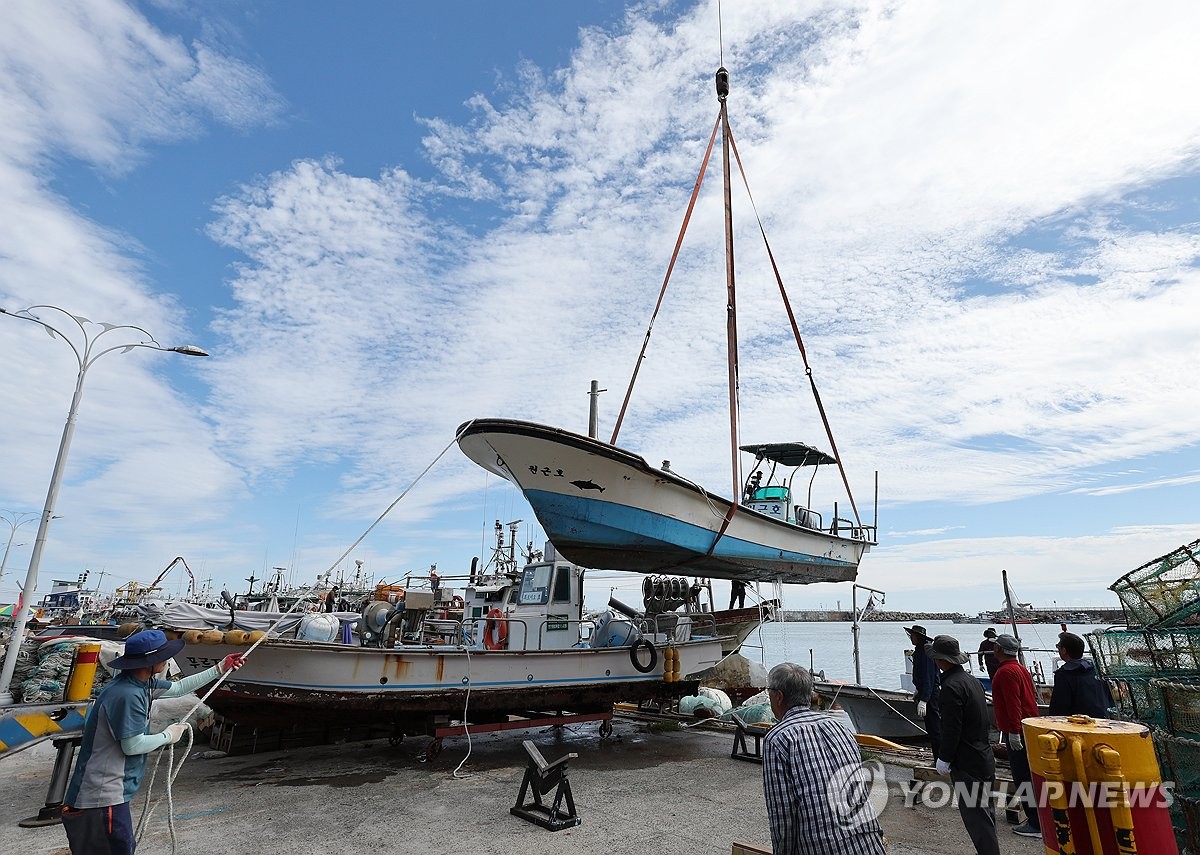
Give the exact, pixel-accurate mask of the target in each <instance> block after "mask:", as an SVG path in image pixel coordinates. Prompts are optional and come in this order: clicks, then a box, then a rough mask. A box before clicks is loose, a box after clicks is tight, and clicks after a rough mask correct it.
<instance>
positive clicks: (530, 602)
mask: <svg viewBox="0 0 1200 855" xmlns="http://www.w3.org/2000/svg"><path fill="white" fill-rule="evenodd" d="M552 572H554V565H552V564H537V565H534V566H532V567H526V568H525V572H524V573H523V574H522V576H521V595H520V598H519V599H518V600H517V602H519V603H520V604H521V605H523V606H544V605H545V604H546V603H548V602H549V601H550V574H551V573H552Z"/></svg>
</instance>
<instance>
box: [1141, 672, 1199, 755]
mask: <svg viewBox="0 0 1200 855" xmlns="http://www.w3.org/2000/svg"><path fill="white" fill-rule="evenodd" d="M1151 686H1152V688H1154V689H1155V690H1156V691H1157V692H1158V693H1159V696H1160V697H1161V699H1162V709H1163V717H1164V721H1165V724H1166V729H1167V731H1168V732H1169V734H1170V735H1171V736H1178V737H1182V738H1185V739H1193V740H1200V677H1193V678H1191V679H1190V680H1181V681H1177V680H1152V681H1151Z"/></svg>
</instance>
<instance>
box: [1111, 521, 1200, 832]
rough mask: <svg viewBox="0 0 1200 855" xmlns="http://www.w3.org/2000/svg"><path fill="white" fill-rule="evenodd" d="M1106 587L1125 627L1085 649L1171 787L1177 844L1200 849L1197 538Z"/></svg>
mask: <svg viewBox="0 0 1200 855" xmlns="http://www.w3.org/2000/svg"><path fill="white" fill-rule="evenodd" d="M1109 590H1111V591H1113V592H1114V593H1115V594H1116V595H1117V597H1118V598H1119V599H1120V601H1121V606H1122V608H1123V609H1124V610H1125V622H1126V626H1125V627H1124V628H1122V629H1111V630H1107V631H1104V632H1094V633H1091V634H1089V635H1088V644H1089V646H1090V647H1091V651H1092V655H1093V657H1094V658H1095V660H1096V667H1097V669H1098V670H1099V672H1100V674H1101V676H1103V677H1104V678H1105V679H1106V680H1107V681H1108V684H1109V687H1110V688H1111V690H1112V694H1113V700H1114V702H1115V704H1116V713H1117V716H1118V717H1119V718H1125V719H1130V720H1133V721H1138V722H1141V723H1143V724H1146V725H1148V726H1150V728H1151V729H1152V732H1153V735H1154V747H1155V750H1156V752H1157V753H1158V759H1159V765H1160V766H1161V768H1162V774H1163V779H1164V780H1166V781H1174V782H1175V790H1174V795H1175V804H1174V806H1173V808H1172V814H1173V817H1174V819H1175V821H1176V822H1175V824H1176V827H1177V829H1178V830H1179V833H1180V836H1181V843H1182V844H1183V845H1184V846H1185V847H1186V848H1187V849H1188V850H1189V851H1191V852H1200V540H1194V541H1192V542H1191V543H1189V544H1185V545H1184V546H1181V547H1179V548H1178V549H1175V550H1173V551H1171V552H1168V553H1167V554H1166V555H1163V556H1160V557H1159V558H1156V559H1154V560H1153V561H1149V562H1147V563H1146V564H1143V565H1142V566H1141V567H1138V568H1137V569H1136V570H1133V571H1132V572H1130V573H1126V574H1125V575H1124V576H1122V577H1121V578H1120V579H1118V580H1117V581H1116V582H1114V583H1113V584H1112V585H1111V586H1110V587H1109Z"/></svg>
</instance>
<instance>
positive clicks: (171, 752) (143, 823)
mask: <svg viewBox="0 0 1200 855" xmlns="http://www.w3.org/2000/svg"><path fill="white" fill-rule="evenodd" d="M472 424H474V420H472V421H470V422H467V423H466V424H464V425H463V426H462V428H461V429H460V430H459V431H458V433H456V434H455V435H454V439H452V440H450V442H448V443H447V444H446V447H445V448H443V449H442V450H441V451H440V452H438V455H437V457H435V458H433V460H432V461H431V462H430V463H429V465H428V466H426V467H425V468H424V469H423V470H421V474H420V475H418V476H417V477H416V478H415V479H413V481H412V483H411V484H409V485H408V486H407V487H405V488H404V492H402V493H401V494H400V495H399V496H397V497H396V500H395V501H394V502H392V503H391V504H390V505H388V506H387V508H386V509H385V510H384V512H383V513H381V514H380V515H379V516H378V517H377V518H376V519H375V522H373V523H371V524H370V525H369V526H367V530H366V531H364V532H363V533H362V534H361V535H360V536H359V538H358V539H357V540H355V541H354V543H352V544H350V546H349V547H348V548H347V549H346V551H345V552H343V553H342V554H341V555H339V556H338V557H337V559H336V560H335V561H334V562H333V564H331V565H330V566H329V570H328V571H327V572H332V571H333V570H334V569H335V568H336V567H337V566H338V564H340V563H341V562H342V561H343V560H344V559H345V558H346V556H347V555H349V554H350V553H351V552H352V551H353V550H354V548H355V547H356V546H358V545H359V544H360V543H362V542H363V540H365V539H366V537H367V535H368V534H370V533H371V532H372V531H373V530H374V528H375V527H376V526H377V525H379V523H381V522H383V519H384V517H386V516H387V515H388V514H389V513H391V512H392V509H393V508H395V507H396V505H398V504H400V501H401V500H402V499H403V498H404V497H405V496H407V495H408V494H409V492H410V491H411V490H412V488H413V487H415V486H417V484H418V483H419V482H420V480H421V479H422V478H424V477H425V475H426V474H427V473H428V472H429V470H430V469H432V468H433V467H434V466H435V465H436V464H437V462H438V461H439V460H441V459H442V457H443V455H445V453H446V452H447V451H449V450H450V447H451V446H452V445H454V444H455V443H456V442H458V440H459V438H460V437H461V436H462V434H463V432H464V431H465V430H466V429H467V428H468V427H470V426H471V425H472ZM316 589H317V586H316V585H315V584H314V585H313V586H312V587H310V588H308V589H307V590H306V591H305V592H304V593H302V594H301V595H300V596H299V597H297V599H296V602H295V603H293V604H292V607H291V608H290V609H288V610H287V611H286V612H284V613H283V615H282V616H281V618H282V617H287V616H288V615H290V614H291V613H292V612H294V611H295V610H296V609H297V608H298V607H299V606H300V604H301V603H303V602H305V601H306V600H307V599H308V597H309V596H311V595H312V594H314V593H315V592H316ZM280 623H281V620H277V621H276V622H275V623H274V624H273V625H272V626H271V627H270V628H269V629H268V630H267V631H266V632H265V633H263V634H262V635H261V636H260V637H259V638H258V640H257V641H255V642H254V643H253V644H251V645H250V647H249V648H247V650H246V652H245V653H243V654H242V658H243V660H245V659H248V658H249V657H250V654H251V653H253V652H254V651H255V649H257V647H258V646H259V645H260V644H262V643H263V642H264V641H266V640H267V639H268V638H270V637H271V632H272V631H273V630H274V629H275V628H277V627H278V626H279V624H280ZM470 662H471V658H470V653H469V652H468V653H467V668H468V671H467V677H468V683H467V700H468V701H469V700H470V698H471V685H470ZM232 673H233V669H230V670H228V671H226V672H225V673H223V674H218V675H217V679H216V680H215V681H213V684H212V687H211V688H209V690H208V691H207V692H205V693H204V695H203V696H202V697H200V698H199V700H197V701H196V703H195V704H194V705H193V706H192V708H191V709H190V710H188V711H187V714H186V715H185V716H184V717H183V718H182V719H180V724H183V725H185V726H186V727H187V740H188V741H187V749H186V750H185V751H184V752H183V756H182V757H181V758H180V759H179V765H178V766H172V764H173V763H174V757H175V746H174V745H173V744H172V745H168V746H167V752H168V759H167V768H168V769H169V770H170V771H169V773H168V775H167V792H166V800H167V810H168V811H169V813H168V815H167V824H168V825H169V826H170V829H171V852H172V853H175V852H176V848H177V841H176V837H175V807H174V805H175V796H174V793H173V791H172V784H174V783H175V779H176V778H177V777H178V776H179V773H180V772H181V771H182V770H183V764H184V763H186V762H187V758H188V752H190V751H191V749H192V726H191V725H190V724H188V719H189V718H191V717H192V716H193V715H194V714H195V712H196V710H198V709H200V707H201V706H203V705H204V702H205V701H207V700H208V699H209V698H210V697H211V696H212V694H213V692H215V691H216V690H217V689H218V688H220V686H221V684H222V683H224V682H225V680H226V679H227V678H228V677H229V675H230V674H232ZM463 716H464V720H463V726H464V728H465V727H466V719H465V716H466V707H465V706H464V708H463ZM467 746H468V751H467V756H468V757H469V756H470V733H469V732H468V734H467ZM157 755H158V756H157V758H156V759H155V761H154V768H153V769H152V770H151V773H150V780H149V782H148V783H147V786H146V806H145V808H143V810H142V818H141V820H140V821H139V822H138V831H137V833H136V839H137V840H140V839H141V836H142V834H143V833H144V832H145V829H146V827H147V826H148V823H149V821H150V816H151V815H152V814H153V813H154V810H155V808H157V807H158V804H157V803H156V804H153V805H152V804H151V803H150V796H151V794H152V792H153V789H154V776H155V773H156V772H157V770H158V763H159V761H160V760H161V759H162V749H159V750H158V752H157ZM463 762H464V763H465V762H466V758H465V757H464V758H463ZM461 766H462V764H461V763H460V764H459V767H460V768H461ZM457 771H458V770H457V769H456V770H455V772H456V773H457ZM456 777H458V776H457V774H456ZM161 801H162V798H161V797H160V798H159V802H161Z"/></svg>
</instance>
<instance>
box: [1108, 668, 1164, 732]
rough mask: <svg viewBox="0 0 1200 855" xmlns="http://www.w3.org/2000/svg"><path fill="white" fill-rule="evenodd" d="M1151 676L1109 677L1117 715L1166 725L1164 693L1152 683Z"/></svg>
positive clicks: (1158, 725) (1131, 719)
mask: <svg viewBox="0 0 1200 855" xmlns="http://www.w3.org/2000/svg"><path fill="white" fill-rule="evenodd" d="M1150 679H1151V678H1149V677H1109V678H1108V688H1109V690H1110V691H1111V692H1112V696H1113V701H1114V703H1115V704H1116V711H1117V717H1118V718H1120V719H1124V720H1127V721H1136V722H1140V723H1142V724H1147V725H1150V726H1151V727H1165V726H1166V723H1167V717H1166V711H1165V710H1164V709H1163V701H1162V693H1161V692H1160V691H1159V690H1158V688H1157V687H1155V686H1151V685H1150Z"/></svg>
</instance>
